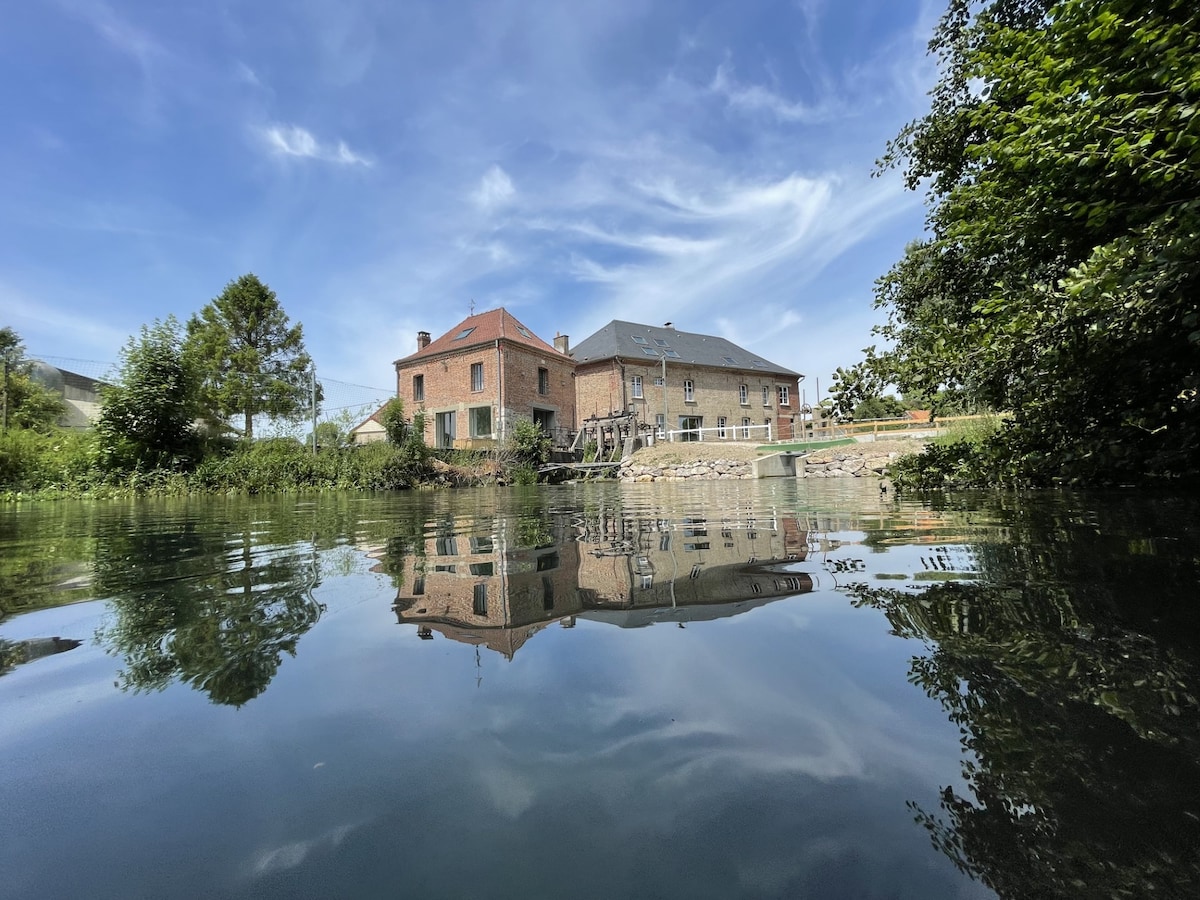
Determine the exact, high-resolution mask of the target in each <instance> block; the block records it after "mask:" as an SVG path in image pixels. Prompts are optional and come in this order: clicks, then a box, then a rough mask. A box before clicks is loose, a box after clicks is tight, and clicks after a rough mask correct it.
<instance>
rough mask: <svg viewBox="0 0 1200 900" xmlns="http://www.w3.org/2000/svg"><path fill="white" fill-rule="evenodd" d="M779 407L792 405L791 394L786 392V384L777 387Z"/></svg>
mask: <svg viewBox="0 0 1200 900" xmlns="http://www.w3.org/2000/svg"><path fill="white" fill-rule="evenodd" d="M779 405H780V406H791V405H792V401H791V394H790V392H789V391H788V386H787V385H786V384H781V385H779Z"/></svg>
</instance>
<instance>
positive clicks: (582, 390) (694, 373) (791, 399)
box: [571, 320, 804, 442]
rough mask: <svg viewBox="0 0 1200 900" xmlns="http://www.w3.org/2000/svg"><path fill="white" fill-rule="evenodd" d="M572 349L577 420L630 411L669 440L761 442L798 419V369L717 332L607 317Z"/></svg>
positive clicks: (788, 433) (786, 431) (788, 432)
mask: <svg viewBox="0 0 1200 900" xmlns="http://www.w3.org/2000/svg"><path fill="white" fill-rule="evenodd" d="M571 356H572V357H573V358H574V360H575V362H576V369H575V404H576V414H577V415H578V417H579V419H580V421H581V422H582V421H585V420H587V419H589V418H594V417H605V416H611V415H614V414H619V413H632V414H634V415H636V416H637V418H638V420H639V421H640V422H643V423H647V424H651V425H653V426H654V428H655V431H656V432H660V433H661V431H662V430H663V427H664V425H665V426H666V429H667V430H668V431H672V432H677V433H676V434H675V435H673V438H674V439H675V440H700V439H701V438H702V439H703V440H705V441H721V440H731V441H732V440H754V441H760V442H761V441H765V440H767V438H768V435H769V437H770V438H771V439H779V438H783V439H788V438H791V437H793V435H794V428H795V424H796V422H797V421H799V416H800V398H799V396H798V387H799V383H800V381H801V380H802V379H803V377H804V376H803V375H801V374H799V373H798V372H793V371H792V370H791V369H787V368H784V367H783V366H780V365H778V364H776V363H773V362H770V361H769V360H766V359H763V358H762V357H761V356H758V355H757V354H754V353H751V352H750V351H748V350H745V349H743V348H741V347H739V346H737V345H736V344H734V343H732V342H730V341H727V340H725V339H724V338H720V337H714V336H712V335H705V334H694V333H692V332H686V331H679V330H678V329H676V328H674V327H672V326H671V325H670V324H669V323H668V324H667V325H665V326H663V327H661V328H660V327H656V326H652V325H639V324H636V323H634V322H621V321H618V320H613V321H612V322H609V323H608V324H607V325H605V326H604V327H603V328H601V329H600V330H599V331H597V332H596V333H595V334H593V335H592V336H591V337H589V338H587V339H586V340H584V341H581V342H580V344H579V346H577V347H576V348H575V349H574V350H573V351H572V352H571ZM701 429H703V434H701Z"/></svg>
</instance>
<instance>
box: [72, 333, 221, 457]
mask: <svg viewBox="0 0 1200 900" xmlns="http://www.w3.org/2000/svg"><path fill="white" fill-rule="evenodd" d="M200 386H201V376H200V372H199V369H198V367H197V365H196V361H195V359H194V358H193V357H192V356H191V355H190V354H188V353H186V352H185V349H184V339H183V334H182V329H181V327H180V325H179V322H178V321H177V320H176V319H175V317H174V316H168V317H167V320H166V321H165V322H160V321H157V320H156V321H155V322H154V324H153V325H150V326H146V325H143V326H142V330H141V334H140V335H138V336H137V337H131V338H130V339H129V342H128V343H127V344H126V345H125V347H124V348H123V349H122V350H121V365H120V370H119V372H118V375H117V377H116V379H115V381H114V383H113V384H111V385H108V386H107V387H105V388H104V389H103V390H102V392H101V395H100V417H99V419H98V420H97V421H96V430H97V432H98V433H99V434H100V438H101V443H102V446H103V448H104V452H105V454H106V455H107V456H108V459H109V461H110V463H111V464H113V465H114V466H116V467H118V468H126V467H134V466H145V467H148V468H167V467H171V466H172V465H174V464H176V463H178V462H179V461H181V460H183V459H186V458H188V457H190V456H191V455H193V454H194V452H195V450H196V446H197V434H196V430H195V424H194V423H195V422H196V419H197V417H198V416H199V414H200V410H201V406H200Z"/></svg>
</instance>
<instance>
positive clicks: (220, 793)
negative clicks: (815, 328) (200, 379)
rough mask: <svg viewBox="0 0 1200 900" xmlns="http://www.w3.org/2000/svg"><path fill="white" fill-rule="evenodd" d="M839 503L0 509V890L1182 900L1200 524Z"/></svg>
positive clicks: (1163, 518)
mask: <svg viewBox="0 0 1200 900" xmlns="http://www.w3.org/2000/svg"><path fill="white" fill-rule="evenodd" d="M839 490H846V489H845V488H843V487H841V486H837V485H830V484H822V485H817V486H804V485H794V484H791V485H788V486H786V487H785V488H779V489H773V488H769V487H768V486H766V485H737V486H735V487H729V488H725V487H723V486H721V485H716V484H714V485H705V486H695V487H692V486H688V487H686V489H685V488H682V487H681V488H680V489H677V490H676V489H668V487H667V486H661V485H651V486H647V487H646V489H641V488H640V487H639V486H632V489H626V488H623V487H618V486H614V485H606V486H580V487H577V488H572V487H568V486H563V487H558V488H551V489H535V490H529V491H522V490H515V489H514V490H507V491H477V492H468V491H464V492H453V493H452V492H438V493H419V492H418V493H411V494H406V495H402V496H395V495H386V496H378V497H369V496H340V495H339V496H336V497H322V498H319V499H300V500H297V499H294V498H292V499H288V498H277V499H274V500H253V501H247V500H230V501H222V500H205V501H203V502H188V503H176V502H170V503H160V504H128V505H121V504H113V505H96V506H94V507H87V508H80V509H77V510H74V511H72V510H70V509H69V508H67V507H57V506H56V507H52V508H45V509H38V510H32V509H30V510H25V511H22V510H12V509H5V510H0V593H3V594H4V596H3V598H2V599H4V600H5V602H6V603H9V604H10V608H13V609H28V608H30V607H31V606H37V605H39V604H41V605H45V604H46V602H57V601H55V600H53V598H59V597H68V598H70V599H94V600H96V601H97V602H96V603H95V604H93V605H92V606H90V607H88V608H87V610H88V611H90V613H89V614H90V615H91V616H92V617H93V618H91V619H88V618H87V615H85V609H82V608H81V609H80V610H78V611H75V610H54V611H51V612H49V613H47V612H42V613H36V614H35V615H34V616H32V617H22V618H21V619H19V620H18V619H13V620H9V621H8V622H6V623H5V626H4V627H5V629H6V631H5V633H6V635H7V636H8V637H10V638H13V639H16V638H18V637H24V638H29V637H30V636H33V635H36V636H41V635H49V634H62V635H63V636H64V638H66V637H73V638H77V639H79V638H87V637H89V636H91V631H90V629H91V623H94V622H95V621H97V620H100V621H101V622H102V624H101V625H100V627H99V628H98V630H97V631H96V632H95V638H96V639H98V641H99V649H100V650H103V651H104V652H99V651H98V649H97V645H96V641H88V643H87V644H85V645H83V646H80V647H77V648H75V649H74V650H73V651H72V652H70V653H62V654H60V655H58V656H57V657H53V658H50V657H47V658H43V659H41V660H39V661H38V662H37V663H35V664H33V665H30V666H22V667H20V668H18V669H16V670H15V672H14V674H13V675H12V676H11V677H5V678H3V679H0V695H2V696H0V700H2V702H3V704H4V709H5V715H6V718H5V724H6V726H7V728H6V729H0V733H2V734H3V736H2V737H0V750H2V751H3V752H4V758H5V759H7V760H9V761H10V765H9V766H8V767H7V769H6V775H4V776H0V788H3V789H4V791H5V792H6V794H11V795H13V796H14V797H16V798H17V799H16V800H15V801H14V802H12V803H11V804H10V806H11V809H12V810H13V811H14V816H15V817H16V818H15V819H14V822H15V824H14V825H13V826H12V827H11V829H10V834H11V835H12V836H13V837H12V839H11V840H10V839H9V835H6V840H3V841H0V868H3V869H5V870H6V874H8V873H13V872H15V873H16V874H15V875H9V876H8V877H9V880H8V881H6V888H7V889H9V890H10V891H13V892H14V895H15V896H31V897H32V896H41V894H42V893H44V891H43V890H42V886H43V885H44V884H46V883H48V882H49V879H51V878H54V877H57V878H59V879H70V878H75V879H76V881H74V882H72V886H73V887H74V890H67V891H64V892H63V895H64V896H182V895H187V894H189V893H191V894H192V895H195V894H207V895H209V896H247V897H249V896H254V897H264V896H296V895H299V894H304V893H306V892H307V893H308V894H312V895H317V894H321V895H325V896H339V895H345V896H350V895H355V896H369V895H389V894H391V893H394V892H396V890H397V889H399V890H400V891H401V892H403V891H405V890H407V891H408V892H410V893H411V892H414V891H415V892H416V893H427V894H430V895H436V894H440V895H444V896H479V895H486V894H489V893H492V894H497V893H500V894H504V895H513V896H560V895H562V893H564V892H568V893H575V894H577V895H579V896H641V895H656V896H689V897H696V896H706V897H722V898H724V897H732V896H746V897H761V896H836V895H840V896H908V897H922V898H924V897H950V896H954V897H963V896H971V897H984V896H992V895H993V893H995V894H998V895H1000V896H1002V897H1005V898H1025V897H1128V896H1194V895H1195V894H1196V887H1197V884H1198V883H1200V700H1198V698H1200V673H1198V663H1197V660H1198V659H1200V653H1198V652H1197V651H1198V648H1200V606H1198V605H1197V604H1196V602H1195V586H1196V584H1197V583H1200V558H1198V557H1197V553H1196V547H1197V546H1200V503H1197V502H1196V501H1195V500H1180V499H1179V498H1149V497H1146V496H1145V495H1142V494H1139V495H1132V494H1121V493H1118V494H1112V495H1087V496H1071V495H1067V494H1044V495H1039V496H1036V497H1019V496H1010V495H999V494H994V495H987V496H970V495H957V496H954V497H950V498H946V499H945V500H942V501H938V502H931V503H919V502H914V501H911V500H905V501H901V502H894V501H892V500H890V499H887V500H881V498H879V497H878V496H871V495H860V496H849V495H847V496H842V495H839V494H837V493H836V491H839ZM47 548H53V549H52V550H51V551H48V550H47ZM38 554H41V558H43V560H44V561H43V562H41V563H39V562H38V561H37V560H36V559H35V558H34V557H35V556H36V555H38ZM788 598H791V602H790V601H789V600H788ZM747 611H753V612H752V613H751V614H749V615H745V616H742V615H740V614H741V613H743V612H747ZM38 617H43V618H38ZM56 617H57V618H56ZM717 619H723V620H724V621H722V622H719V623H715V624H713V625H706V624H705V621H706V620H717ZM78 621H87V622H89V627H88V630H87V633H83V632H75V631H71V630H69V629H70V627H72V626H73V625H74V624H75V623H76V622H78ZM397 622H398V623H400V625H399V627H398V626H397V624H396V623H397ZM18 624H19V625H20V627H16V628H14V630H13V631H11V632H9V631H8V630H7V629H8V628H9V627H11V626H17V625H18ZM556 624H557V625H558V626H559V627H557V628H549V627H548V626H551V625H556ZM654 624H666V625H667V626H669V627H666V628H647V627H643V626H647V625H654ZM679 625H683V626H686V629H685V630H683V631H680V630H677V626H679ZM572 626H573V630H571V631H563V630H562V628H563V627H572ZM615 626H620V627H622V628H626V629H630V630H627V631H619V630H618V628H617V627H615ZM22 629H23V630H22ZM422 639H425V640H424V641H423V640H422ZM430 642H432V643H430ZM459 642H463V643H465V644H467V645H474V646H473V647H471V646H462V645H460V643H459ZM89 644H90V646H89ZM40 646H42V647H45V646H46V645H45V644H42V645H40ZM489 650H491V651H494V653H489V652H488V651H489ZM518 650H519V651H520V656H519V657H518V656H517V651H518ZM24 652H25V651H24V650H22V653H24ZM106 654H107V655H106ZM472 655H474V656H475V657H476V659H480V660H482V663H481V666H482V667H487V669H488V679H487V681H486V682H484V683H483V685H482V688H481V689H476V687H477V684H479V683H478V682H473V681H472V680H471V679H469V678H466V677H462V676H463V672H464V663H467V662H468V660H469V659H470V657H471V656H472ZM293 656H294V657H295V658H294V659H293ZM507 660H513V664H511V665H510V664H509V663H508V661H507ZM114 670H116V671H117V672H118V675H117V678H118V683H119V686H121V687H123V688H126V692H125V693H124V694H120V693H117V692H114V691H113V690H112V688H111V683H112V680H113V673H114ZM906 674H907V675H908V677H909V681H906V680H905V675H906ZM910 682H911V683H910ZM172 685H174V686H175V689H172V687H171V686H172ZM914 685H915V686H914ZM160 689H165V690H162V691H161V693H159V691H160ZM191 689H195V690H198V691H201V692H202V694H203V696H205V697H208V698H210V699H211V700H213V701H214V702H213V704H208V703H196V702H195V700H196V695H194V694H192V692H191ZM148 690H153V691H154V692H155V694H154V696H152V697H151V696H144V695H143V696H135V695H136V694H138V692H145V691H148ZM930 698H932V700H931V699H930ZM247 703H249V705H248V706H246V704H247ZM239 705H241V706H244V707H245V708H244V709H242V710H238V711H235V710H233V709H231V708H228V707H231V706H234V707H236V706H239ZM162 713H166V714H169V715H170V716H171V722H172V727H171V728H169V729H164V728H161V727H160V723H161V721H163V719H162V717H161V715H160V714H162ZM960 729H961V732H960ZM398 760H401V761H402V763H399V762H398ZM960 767H961V772H960ZM101 772H102V773H104V775H103V777H99V776H98V774H97V773H101ZM415 774H416V775H417V777H414V775H415ZM46 792H50V793H51V794H52V800H53V802H44V797H43V795H44V794H45V793H46ZM166 796H170V797H172V798H178V801H179V802H178V803H163V802H162V799H163V798H164V797H166ZM906 801H909V804H910V805H909V806H908V807H907V808H906V806H905V802H906ZM180 808H186V809H187V811H188V812H187V815H186V816H184V815H180V814H179V813H178V809H180ZM62 810H69V814H67V813H63V812H60V811H62ZM914 819H915V820H916V824H915V825H914V824H913V820H914ZM730 823H733V824H732V825H731V824H730ZM922 828H924V829H926V830H927V831H928V833H929V835H930V836H931V837H932V839H933V844H934V846H935V847H936V848H937V851H936V852H932V851H930V850H929V847H928V843H927V842H926V840H925V837H924V834H923V833H922ZM185 843H186V844H189V845H191V846H195V847H197V848H198V849H197V852H196V853H194V854H192V855H191V856H190V857H189V858H186V859H184V858H174V859H173V864H172V866H169V867H167V866H162V865H161V864H160V862H161V860H162V859H163V858H166V856H168V855H169V854H170V853H172V852H173V850H174V849H176V848H177V847H178V846H179V845H182V844H185ZM464 846H465V847H469V848H470V849H471V852H470V853H465V854H464V853H462V852H461V848H462V847H464ZM546 846H553V847H555V852H554V853H551V854H549V855H545V856H544V857H543V858H541V859H539V863H538V865H512V864H511V863H512V861H513V860H514V859H516V860H519V861H521V862H525V861H526V860H527V859H529V856H528V852H529V851H528V848H529V847H546ZM248 853H250V854H251V855H250V856H249V857H248V856H247V854H248ZM114 862H117V863H119V865H118V864H114ZM952 864H953V865H952ZM955 866H957V867H958V870H959V871H955V868H954V867H955ZM230 872H236V873H238V874H237V875H236V877H235V876H231V875H230V874H229V873H230ZM497 873H503V879H502V880H500V881H497V880H496V879H497V878H499V877H500V876H498V875H497ZM580 873H583V874H582V875H581V874H580ZM962 873H967V874H965V875H964V874H962ZM968 875H969V876H970V878H968V877H967V876H968ZM155 879H160V880H155ZM173 879H174V880H173ZM230 879H233V880H230ZM238 879H241V880H238ZM504 879H507V880H504ZM970 879H975V882H974V883H972V882H971V880H970ZM85 882H86V883H85ZM96 882H99V883H100V888H99V889H97V885H96ZM210 887H211V888H212V890H208V888H210ZM423 888H428V890H422V889H423Z"/></svg>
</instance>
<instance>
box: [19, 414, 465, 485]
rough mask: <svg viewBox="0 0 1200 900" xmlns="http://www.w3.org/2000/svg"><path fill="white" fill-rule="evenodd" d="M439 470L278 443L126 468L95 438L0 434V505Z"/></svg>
mask: <svg viewBox="0 0 1200 900" xmlns="http://www.w3.org/2000/svg"><path fill="white" fill-rule="evenodd" d="M438 466H439V461H438V460H437V458H436V457H435V456H434V455H433V454H432V453H431V452H429V451H428V450H426V449H425V448H424V447H413V446H396V445H393V444H389V443H386V442H379V443H374V444H367V445H365V446H361V447H353V446H351V447H330V448H322V449H321V450H320V451H319V452H317V453H316V454H314V453H313V452H312V450H311V449H310V448H307V447H304V446H302V445H301V444H300V443H299V442H297V441H295V440H291V439H276V440H267V441H258V442H255V443H254V444H251V445H249V446H226V447H214V448H211V449H210V450H209V452H207V453H206V454H205V455H204V456H203V457H202V458H200V459H199V460H196V461H192V460H178V461H177V464H176V465H175V466H174V467H172V468H170V469H162V468H159V469H141V468H138V469H133V470H131V471H130V470H121V469H112V468H108V467H106V465H105V459H104V455H103V453H102V452H101V451H100V448H99V446H98V444H97V442H96V439H95V436H94V434H92V433H68V432H59V433H55V434H49V435H45V434H38V433H36V432H32V431H14V432H10V433H8V434H6V435H4V436H3V437H0V500H7V501H13V500H23V499H55V498H62V497H95V498H105V497H121V496H130V495H140V494H155V495H167V496H170V495H182V494H189V493H242V494H260V493H289V492H302V491H322V490H395V489H402V488H411V487H414V486H416V485H419V484H423V483H426V482H431V481H436V480H438V479H439V472H438ZM443 480H444V478H443Z"/></svg>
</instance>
